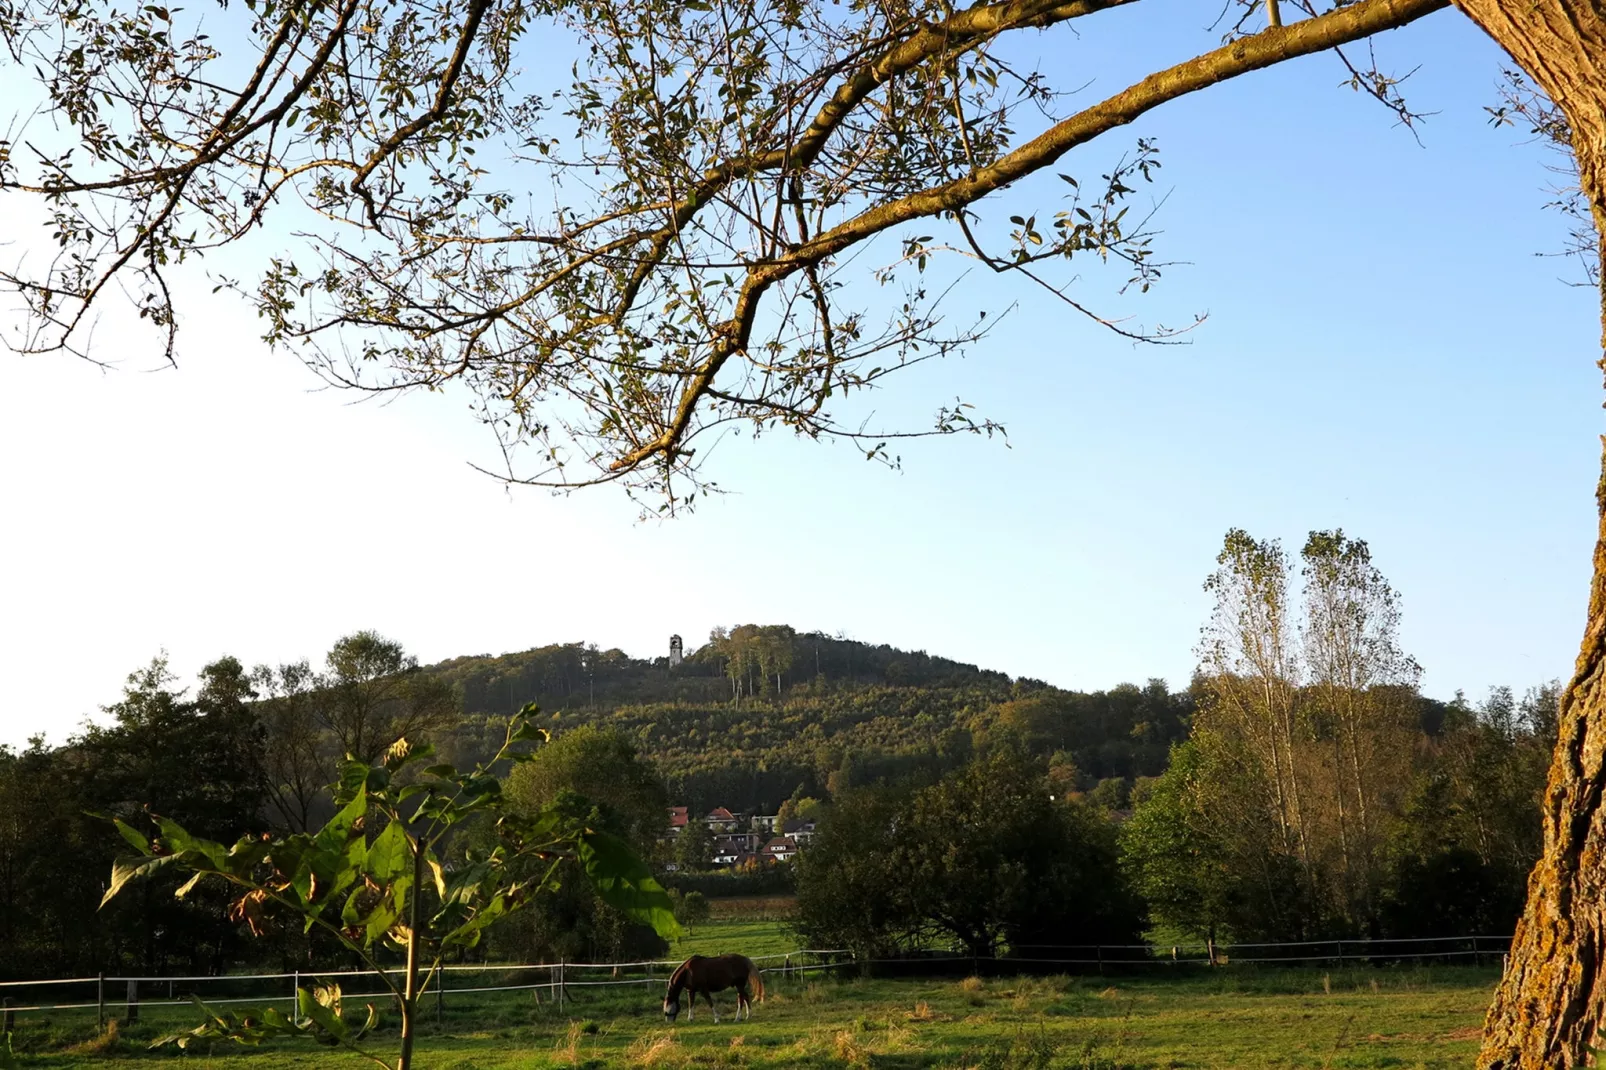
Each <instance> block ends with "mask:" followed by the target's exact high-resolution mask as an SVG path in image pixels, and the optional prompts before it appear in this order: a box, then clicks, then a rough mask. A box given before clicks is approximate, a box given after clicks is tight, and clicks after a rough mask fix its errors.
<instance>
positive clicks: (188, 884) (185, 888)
mask: <svg viewBox="0 0 1606 1070" xmlns="http://www.w3.org/2000/svg"><path fill="white" fill-rule="evenodd" d="M204 876H206V874H204V873H197V874H195V875H194V876H192V877H191V878H190V879H189V880H187V881H185V882H184V883H183V884H181V885H179V886H178V891H176V892H174V893H173V898H174V899H183V898H184V897H185V896H187V895H189V894H190V893H191V892H193V891H194V890H195V886H196V885H197V884H200V883H201V878H202V877H204Z"/></svg>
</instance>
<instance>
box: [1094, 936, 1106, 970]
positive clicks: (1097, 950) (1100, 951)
mask: <svg viewBox="0 0 1606 1070" xmlns="http://www.w3.org/2000/svg"><path fill="white" fill-rule="evenodd" d="M1093 954H1095V955H1096V956H1098V960H1099V976H1100V977H1102V976H1104V945H1103V944H1094V945H1093Z"/></svg>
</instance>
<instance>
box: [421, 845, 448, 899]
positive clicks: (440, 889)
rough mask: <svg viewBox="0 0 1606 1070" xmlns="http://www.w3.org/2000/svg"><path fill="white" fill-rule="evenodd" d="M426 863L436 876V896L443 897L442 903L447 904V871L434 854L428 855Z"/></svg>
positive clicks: (425, 859) (425, 858)
mask: <svg viewBox="0 0 1606 1070" xmlns="http://www.w3.org/2000/svg"><path fill="white" fill-rule="evenodd" d="M424 861H425V862H426V863H427V864H428V865H429V871H430V873H432V874H434V876H435V894H436V895H438V896H440V897H441V902H442V903H444V902H446V870H445V869H444V868H443V867H442V866H441V864H440V860H439V859H438V858H436V857H435V856H434V855H433V854H426V855H425V856H424Z"/></svg>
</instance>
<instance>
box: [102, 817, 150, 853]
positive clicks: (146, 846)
mask: <svg viewBox="0 0 1606 1070" xmlns="http://www.w3.org/2000/svg"><path fill="white" fill-rule="evenodd" d="M112 824H114V825H116V826H117V831H118V832H119V833H121V834H122V837H123V839H125V840H127V841H128V845H129V846H130V847H132V848H133V849H134V850H136V851H138V852H139V853H140V854H142V855H148V854H150V853H151V841H150V839H149V837H146V836H144V835H141V834H140V832H139V830H138V829H136V828H134V827H133V826H132V825H128V824H125V823H124V822H122V821H120V820H118V819H117V818H115V817H114V818H112Z"/></svg>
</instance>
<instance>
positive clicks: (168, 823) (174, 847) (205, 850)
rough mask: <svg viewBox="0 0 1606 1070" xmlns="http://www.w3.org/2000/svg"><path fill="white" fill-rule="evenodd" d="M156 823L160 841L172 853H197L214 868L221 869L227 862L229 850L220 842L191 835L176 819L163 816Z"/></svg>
mask: <svg viewBox="0 0 1606 1070" xmlns="http://www.w3.org/2000/svg"><path fill="white" fill-rule="evenodd" d="M156 825H157V827H158V828H159V829H161V830H162V843H163V845H164V846H166V847H167V849H168V850H170V851H172V852H173V853H174V854H189V853H194V854H198V855H200V856H201V857H203V858H205V859H206V860H207V861H208V862H210V863H211V864H212V867H213V868H214V869H223V868H225V867H226V865H227V863H226V862H225V859H227V858H228V856H229V852H228V849H227V848H226V847H224V846H223V845H222V844H221V843H218V842H216V841H214V840H208V839H203V838H202V837H200V836H192V835H190V833H189V832H188V831H187V830H186V829H185V828H184V826H183V825H180V824H179V823H178V822H177V821H173V820H170V819H168V818H165V817H159V818H157V819H156Z"/></svg>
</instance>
